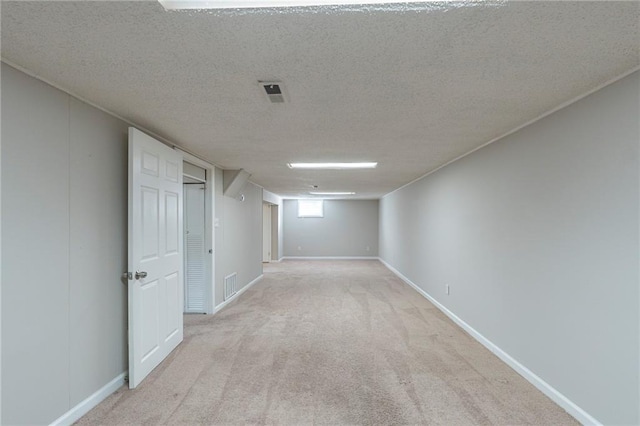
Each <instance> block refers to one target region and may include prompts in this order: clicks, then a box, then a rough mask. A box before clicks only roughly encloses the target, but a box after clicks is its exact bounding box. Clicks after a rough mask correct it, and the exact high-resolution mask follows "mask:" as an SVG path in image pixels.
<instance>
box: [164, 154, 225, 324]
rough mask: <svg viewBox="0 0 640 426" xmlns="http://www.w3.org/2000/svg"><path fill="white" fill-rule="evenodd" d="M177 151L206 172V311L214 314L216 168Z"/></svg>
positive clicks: (183, 157) (184, 159) (185, 159)
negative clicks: (207, 253) (207, 254)
mask: <svg viewBox="0 0 640 426" xmlns="http://www.w3.org/2000/svg"><path fill="white" fill-rule="evenodd" d="M173 149H175V150H176V151H178V152H180V153H181V154H182V159H183V161H186V162H187V163H191V164H193V165H195V166H198V167H201V168H203V169H204V170H205V172H206V178H207V179H206V183H205V185H204V227H205V241H204V246H205V250H207V251H208V252H209V256H207V257H205V270H206V281H205V294H206V303H205V307H204V308H205V313H206V314H212V313H213V312H214V309H215V306H216V292H215V285H216V279H215V278H216V262H215V259H216V253H215V241H216V238H215V231H216V230H215V226H214V212H215V199H216V194H215V188H216V184H215V183H216V182H215V176H216V170H215V169H216V168H215V166H214V165H213V164H211V163H207V162H206V161H204V160H201V159H200V158H198V157H196V156H194V155H193V154H190V153H188V152H186V151H183V150H182V149H180V148H179V147H173Z"/></svg>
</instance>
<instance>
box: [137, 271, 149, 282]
mask: <svg viewBox="0 0 640 426" xmlns="http://www.w3.org/2000/svg"><path fill="white" fill-rule="evenodd" d="M140 278H147V273H146V272H144V271H142V272H138V271H136V280H139V279H140Z"/></svg>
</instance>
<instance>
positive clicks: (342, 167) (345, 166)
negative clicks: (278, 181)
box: [287, 163, 378, 170]
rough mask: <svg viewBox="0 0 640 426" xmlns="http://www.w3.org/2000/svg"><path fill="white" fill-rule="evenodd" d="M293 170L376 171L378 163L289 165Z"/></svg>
mask: <svg viewBox="0 0 640 426" xmlns="http://www.w3.org/2000/svg"><path fill="white" fill-rule="evenodd" d="M287 166H289V167H290V168H292V169H329V170H349V169H375V168H376V167H377V166H378V163H289V164H287Z"/></svg>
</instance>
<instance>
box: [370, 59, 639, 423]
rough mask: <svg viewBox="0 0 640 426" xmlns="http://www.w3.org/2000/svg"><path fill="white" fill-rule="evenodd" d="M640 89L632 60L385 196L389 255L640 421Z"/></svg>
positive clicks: (608, 419)
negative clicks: (621, 75) (628, 69)
mask: <svg viewBox="0 0 640 426" xmlns="http://www.w3.org/2000/svg"><path fill="white" fill-rule="evenodd" d="M639 93H640V75H639V73H638V72H636V73H634V74H632V75H631V76H629V77H627V78H625V79H623V80H621V81H618V82H617V83H615V84H613V85H610V86H608V87H606V88H604V89H602V90H600V91H598V92H596V93H595V94H592V95H590V96H588V97H586V98H584V99H582V100H580V101H578V102H577V103H574V104H572V105H570V106H569V107H567V108H564V109H562V110H560V111H558V112H556V113H554V114H552V115H550V116H548V117H546V118H544V119H542V120H540V121H538V122H536V123H534V124H532V125H530V126H528V127H526V128H524V129H522V130H521V131H518V132H517V133H514V134H512V135H510V136H508V137H506V138H504V139H502V140H500V141H498V142H495V143H493V144H491V145H489V146H487V147H485V148H483V149H481V150H479V151H477V152H475V153H473V154H471V155H469V156H467V157H465V158H463V159H461V160H459V161H456V162H454V163H452V164H451V165H449V166H447V167H445V168H443V169H441V170H439V171H437V172H436V173H434V174H432V175H429V176H427V177H426V178H424V179H422V180H420V181H417V182H415V183H413V184H412V185H409V186H407V187H405V188H403V189H401V190H399V191H396V192H393V193H391V194H390V195H388V196H386V197H384V198H383V199H382V200H381V203H380V256H381V258H382V259H383V260H384V261H386V262H388V263H389V264H390V265H391V266H392V267H394V268H395V269H397V270H398V271H399V272H400V273H402V274H403V275H404V276H406V277H407V278H409V279H410V280H411V281H412V282H413V283H415V284H417V285H418V286H419V287H421V288H422V289H423V290H425V291H426V292H427V293H428V294H430V295H431V296H432V297H434V298H435V299H436V300H437V301H439V302H440V303H441V304H443V305H444V306H445V307H446V308H448V309H449V310H450V311H452V312H453V313H454V314H455V315H457V316H458V317H460V318H461V319H462V320H463V321H465V322H466V323H467V324H469V325H470V326H471V327H473V328H475V329H476V330H477V331H478V332H480V333H481V334H482V335H484V336H485V337H486V338H488V339H489V340H490V341H491V342H493V343H494V344H496V345H497V346H498V347H499V348H501V349H502V350H504V351H505V352H506V353H508V354H509V355H511V356H512V357H513V358H515V359H516V360H517V361H519V362H520V363H521V364H523V365H524V366H525V367H527V368H529V369H530V370H531V371H532V372H533V373H534V374H536V375H538V376H539V377H540V378H542V379H543V380H544V381H546V382H547V383H548V384H550V385H551V386H552V387H553V388H555V389H556V390H557V391H559V392H560V393H562V394H563V395H564V396H565V397H567V398H569V399H570V400H571V401H573V403H575V404H577V405H578V406H579V407H581V408H582V409H583V410H585V411H586V412H587V413H588V414H590V415H591V416H593V417H594V418H595V419H597V420H598V421H600V422H603V423H605V424H638V423H640V412H639V410H640V409H639V401H640V395H639V386H640V383H639V375H640V371H639V368H640V363H639V361H638V360H639V359H640V354H639V346H640V341H639V339H640V337H639V336H640V328H639V327H640V326H639V324H640V318H639V284H638V283H639V266H640V265H639V256H638V253H640V250H639V235H638V232H639V226H638V222H639V208H638V205H639V184H638V170H639V162H638V144H639V141H640V135H639V126H638V117H640V109H639V100H640V99H639ZM445 284H449V285H450V286H451V295H449V296H447V295H446V294H445V291H444V290H445Z"/></svg>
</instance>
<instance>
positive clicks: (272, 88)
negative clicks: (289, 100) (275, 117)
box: [259, 81, 285, 104]
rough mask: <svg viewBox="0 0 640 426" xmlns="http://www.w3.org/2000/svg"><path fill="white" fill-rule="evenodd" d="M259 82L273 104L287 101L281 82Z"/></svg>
mask: <svg viewBox="0 0 640 426" xmlns="http://www.w3.org/2000/svg"><path fill="white" fill-rule="evenodd" d="M259 83H260V86H262V90H264V93H265V95H266V96H267V99H269V102H271V103H273V104H283V103H284V102H285V96H284V87H283V86H282V83H281V82H279V81H260V82H259Z"/></svg>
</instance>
